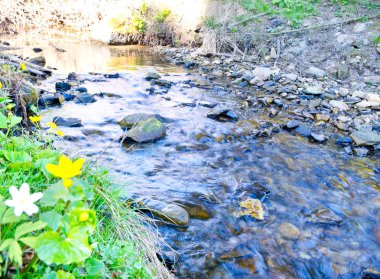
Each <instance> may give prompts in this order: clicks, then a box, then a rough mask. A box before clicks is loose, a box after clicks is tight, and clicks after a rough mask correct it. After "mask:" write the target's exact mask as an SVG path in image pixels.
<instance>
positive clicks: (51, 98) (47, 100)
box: [38, 94, 65, 107]
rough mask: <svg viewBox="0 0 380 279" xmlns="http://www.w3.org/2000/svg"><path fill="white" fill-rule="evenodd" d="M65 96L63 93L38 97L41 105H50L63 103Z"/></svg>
mask: <svg viewBox="0 0 380 279" xmlns="http://www.w3.org/2000/svg"><path fill="white" fill-rule="evenodd" d="M64 102H65V98H64V97H63V96H62V95H61V94H44V95H42V96H41V97H40V98H39V99H38V105H39V106H41V107H50V106H57V105H61V104H62V103H64Z"/></svg>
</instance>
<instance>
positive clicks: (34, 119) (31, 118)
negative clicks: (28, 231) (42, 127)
mask: <svg viewBox="0 0 380 279" xmlns="http://www.w3.org/2000/svg"><path fill="white" fill-rule="evenodd" d="M41 118H42V116H41V115H40V116H29V119H30V121H32V122H33V123H37V122H40V121H41Z"/></svg>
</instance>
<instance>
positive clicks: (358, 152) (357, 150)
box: [354, 148, 369, 157]
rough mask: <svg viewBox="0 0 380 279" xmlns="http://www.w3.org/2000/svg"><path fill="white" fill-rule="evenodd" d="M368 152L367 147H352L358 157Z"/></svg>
mask: <svg viewBox="0 0 380 279" xmlns="http://www.w3.org/2000/svg"><path fill="white" fill-rule="evenodd" d="M368 153H369V150H368V149H367V148H354V154H355V155H356V156H359V157H365V156H367V155H368Z"/></svg>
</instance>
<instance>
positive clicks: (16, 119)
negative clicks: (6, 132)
mask: <svg viewBox="0 0 380 279" xmlns="http://www.w3.org/2000/svg"><path fill="white" fill-rule="evenodd" d="M21 121H22V118H21V117H18V116H12V117H11V118H10V121H9V128H13V127H14V126H16V125H17V124H19V123H21Z"/></svg>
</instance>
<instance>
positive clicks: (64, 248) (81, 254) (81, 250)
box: [35, 230, 92, 265]
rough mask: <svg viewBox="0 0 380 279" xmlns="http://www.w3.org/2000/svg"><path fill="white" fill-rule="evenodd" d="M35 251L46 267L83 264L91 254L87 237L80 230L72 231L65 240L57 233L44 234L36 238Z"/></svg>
mask: <svg viewBox="0 0 380 279" xmlns="http://www.w3.org/2000/svg"><path fill="white" fill-rule="evenodd" d="M35 250H36V252H37V254H38V257H39V258H40V259H41V260H42V261H43V262H45V263H46V264H48V265H50V264H52V263H55V264H65V265H68V264H71V263H79V262H83V261H84V260H86V259H87V258H88V257H90V256H91V252H92V248H91V246H90V245H89V244H88V236H87V234H86V233H85V232H83V231H81V230H73V231H72V232H70V233H69V234H68V236H67V237H66V238H63V237H62V236H61V235H60V234H59V233H57V232H52V231H50V232H45V233H43V234H41V235H39V236H38V237H37V241H36V245H35Z"/></svg>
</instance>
